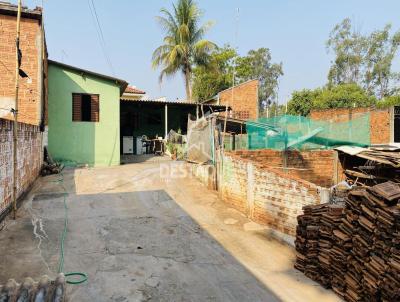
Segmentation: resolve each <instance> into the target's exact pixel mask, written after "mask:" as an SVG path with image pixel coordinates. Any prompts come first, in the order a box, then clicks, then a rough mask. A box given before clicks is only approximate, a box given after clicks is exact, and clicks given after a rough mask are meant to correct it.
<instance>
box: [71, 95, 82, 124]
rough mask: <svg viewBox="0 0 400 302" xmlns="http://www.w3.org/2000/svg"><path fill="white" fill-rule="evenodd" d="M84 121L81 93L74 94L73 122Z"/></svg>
mask: <svg viewBox="0 0 400 302" xmlns="http://www.w3.org/2000/svg"><path fill="white" fill-rule="evenodd" d="M81 120H82V96H81V95H80V94H79V93H73V94H72V121H74V122H79V121H81Z"/></svg>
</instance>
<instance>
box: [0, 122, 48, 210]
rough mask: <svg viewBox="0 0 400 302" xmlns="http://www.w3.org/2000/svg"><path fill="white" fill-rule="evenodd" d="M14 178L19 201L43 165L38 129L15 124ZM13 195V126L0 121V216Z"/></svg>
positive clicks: (11, 123) (40, 135)
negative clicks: (15, 171) (16, 160)
mask: <svg viewBox="0 0 400 302" xmlns="http://www.w3.org/2000/svg"><path fill="white" fill-rule="evenodd" d="M17 146H18V148H17V150H18V151H17V157H18V178H17V180H18V181H17V192H18V193H17V195H18V197H20V196H21V195H22V194H23V193H25V192H26V191H27V190H28V189H29V188H30V186H31V185H32V184H33V182H34V181H35V179H36V178H37V177H38V176H39V173H40V169H41V166H42V162H43V154H42V147H41V146H42V132H40V129H39V127H38V126H34V125H29V124H24V123H18V142H17ZM12 194H13V122H12V121H9V120H5V119H0V216H1V214H2V213H3V212H4V211H5V210H6V209H7V207H9V206H10V204H11V202H12Z"/></svg>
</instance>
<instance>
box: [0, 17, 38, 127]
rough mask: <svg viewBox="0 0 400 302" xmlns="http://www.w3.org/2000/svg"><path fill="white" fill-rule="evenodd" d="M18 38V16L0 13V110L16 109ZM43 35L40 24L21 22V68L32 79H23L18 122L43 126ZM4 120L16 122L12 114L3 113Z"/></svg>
mask: <svg viewBox="0 0 400 302" xmlns="http://www.w3.org/2000/svg"><path fill="white" fill-rule="evenodd" d="M15 38H16V16H9V15H3V14H1V13H0V60H1V62H2V64H0V107H2V108H13V107H14V104H13V103H14V99H15ZM41 39H42V36H41V25H40V21H39V20H36V19H29V18H22V19H21V37H20V48H21V51H22V55H23V56H22V65H21V68H22V69H23V70H24V71H25V73H26V74H27V75H28V76H29V78H30V79H27V78H20V89H19V97H18V100H19V101H18V105H19V116H18V120H19V121H21V122H23V123H28V124H32V125H39V124H40V120H41V112H42V90H43V79H42V74H43V72H42V67H41V65H42V63H41V54H42V40H41ZM0 117H1V118H5V119H12V118H13V117H12V115H11V114H10V113H8V112H7V111H5V110H0Z"/></svg>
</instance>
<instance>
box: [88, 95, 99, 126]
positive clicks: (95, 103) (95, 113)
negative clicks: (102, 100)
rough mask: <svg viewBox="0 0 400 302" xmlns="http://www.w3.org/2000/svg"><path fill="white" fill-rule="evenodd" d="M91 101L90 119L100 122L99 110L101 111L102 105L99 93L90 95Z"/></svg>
mask: <svg viewBox="0 0 400 302" xmlns="http://www.w3.org/2000/svg"><path fill="white" fill-rule="evenodd" d="M90 99H91V102H90V113H91V116H90V120H91V121H92V122H98V121H99V111H100V108H99V107H100V105H99V95H98V94H92V95H91V96H90Z"/></svg>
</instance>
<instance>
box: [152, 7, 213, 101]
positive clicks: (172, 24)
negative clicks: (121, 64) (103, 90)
mask: <svg viewBox="0 0 400 302" xmlns="http://www.w3.org/2000/svg"><path fill="white" fill-rule="evenodd" d="M172 6H173V10H172V12H169V11H168V10H167V9H165V8H163V9H161V13H162V16H158V17H157V20H158V22H159V24H160V25H161V26H162V28H163V30H164V32H165V37H164V44H163V45H161V46H159V47H158V48H157V49H156V50H155V51H154V52H153V58H152V61H153V68H157V67H159V66H162V68H163V69H162V70H161V74H160V82H161V81H162V80H163V78H164V76H172V75H174V74H176V73H177V72H178V71H181V72H182V73H183V75H184V80H185V89H186V97H187V99H188V100H189V101H191V100H192V88H191V84H192V71H193V68H194V67H195V66H207V65H208V64H209V54H210V52H211V51H212V50H213V49H215V47H216V45H215V44H214V43H212V42H210V41H208V40H205V39H203V37H204V35H205V33H206V32H207V30H208V29H209V28H210V27H211V25H212V24H211V23H210V22H207V23H206V24H204V25H202V26H200V25H199V23H200V18H201V16H202V12H201V11H200V9H199V8H198V7H197V4H196V3H195V2H194V1H193V0H178V2H177V4H176V5H175V4H173V5H172Z"/></svg>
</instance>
